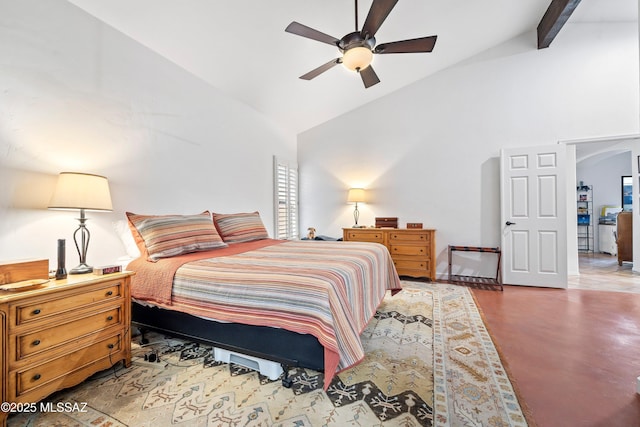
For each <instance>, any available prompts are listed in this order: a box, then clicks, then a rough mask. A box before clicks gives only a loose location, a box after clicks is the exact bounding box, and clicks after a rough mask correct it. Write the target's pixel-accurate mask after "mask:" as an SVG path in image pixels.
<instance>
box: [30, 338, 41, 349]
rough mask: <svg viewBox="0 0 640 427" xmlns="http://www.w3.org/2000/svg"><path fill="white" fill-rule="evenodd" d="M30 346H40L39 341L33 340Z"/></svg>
mask: <svg viewBox="0 0 640 427" xmlns="http://www.w3.org/2000/svg"><path fill="white" fill-rule="evenodd" d="M31 345H32V346H34V347H35V346H37V345H40V340H34V341H33V342H32V343H31Z"/></svg>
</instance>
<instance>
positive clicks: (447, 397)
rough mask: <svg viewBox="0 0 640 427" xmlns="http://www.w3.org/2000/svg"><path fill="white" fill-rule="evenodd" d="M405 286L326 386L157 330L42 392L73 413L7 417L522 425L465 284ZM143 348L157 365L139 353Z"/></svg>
mask: <svg viewBox="0 0 640 427" xmlns="http://www.w3.org/2000/svg"><path fill="white" fill-rule="evenodd" d="M403 287H404V289H403V291H402V292H400V293H398V294H397V295H395V296H393V297H392V296H391V295H390V294H388V295H387V296H386V297H385V299H384V302H383V303H382V304H381V306H380V307H379V309H378V312H377V313H376V316H375V318H374V319H372V320H371V322H370V323H369V325H368V326H367V328H366V329H365V330H364V332H363V333H362V341H363V344H364V346H365V350H366V357H365V359H364V360H363V361H362V362H361V363H360V364H358V365H356V366H354V367H352V368H349V369H347V370H345V371H343V372H341V373H340V374H339V375H338V376H337V377H336V378H335V379H334V381H333V382H332V383H331V384H330V386H329V388H328V390H327V391H326V392H324V391H323V390H322V384H323V376H322V374H321V373H318V372H315V371H309V370H304V369H294V370H291V371H290V376H291V377H292V379H293V385H292V387H291V388H289V389H288V388H284V387H283V386H282V384H281V381H279V380H277V381H271V380H269V379H268V378H267V377H265V376H262V375H260V374H259V373H258V372H256V371H253V370H250V369H247V368H245V367H242V366H239V365H236V364H233V363H230V364H225V363H221V362H216V361H215V360H214V359H213V357H212V352H211V349H210V348H209V347H206V346H204V345H198V344H196V343H191V342H185V341H182V340H178V339H173V338H165V337H162V336H160V335H155V336H149V337H150V338H151V341H152V342H151V344H150V345H149V346H146V347H145V348H142V347H140V346H139V345H136V344H134V348H133V354H134V359H133V364H132V366H131V368H129V369H120V370H116V371H115V372H114V370H108V371H104V372H102V373H100V374H98V375H96V376H94V377H92V378H91V379H89V380H87V381H85V382H84V383H82V384H81V385H79V386H77V387H74V388H71V389H68V390H65V391H62V392H59V393H56V394H55V395H52V396H51V397H50V398H49V399H48V401H50V402H53V403H55V404H57V403H58V402H62V403H65V404H67V407H72V408H76V409H78V408H80V410H77V411H75V412H47V413H36V414H15V415H12V416H11V417H10V418H9V426H103V427H119V426H130V427H134V426H135V427H137V426H155V427H159V426H168V425H184V426H252V427H258V426H282V427H284V426H287V427H288V426H291V427H294V426H295V427H306V426H340V427H342V426H365V427H369V426H403V427H412V426H498V427H500V426H513V427H521V426H526V425H527V423H526V420H525V417H524V416H523V413H522V410H521V408H520V405H519V403H518V400H517V398H516V395H515V393H514V391H513V388H512V385H511V382H510V381H509V379H508V377H507V374H506V372H505V370H504V368H503V366H502V363H501V361H500V358H499V356H498V353H497V352H496V349H495V347H494V345H493V342H492V341H491V338H490V336H489V334H488V333H487V330H486V329H485V326H484V324H483V322H482V319H481V317H480V315H479V312H478V309H477V308H476V306H475V303H474V301H473V297H472V296H471V293H470V292H469V290H468V289H467V288H465V287H460V286H455V285H447V284H440V283H421V282H408V281H403ZM152 353H153V354H155V355H157V357H158V358H159V360H160V362H156V363H149V362H144V361H143V360H142V356H143V355H145V354H146V355H149V354H152ZM73 403H78V405H76V406H74V405H72V404H73ZM85 403H86V406H84V404H85ZM83 406H84V407H83ZM54 407H55V405H54Z"/></svg>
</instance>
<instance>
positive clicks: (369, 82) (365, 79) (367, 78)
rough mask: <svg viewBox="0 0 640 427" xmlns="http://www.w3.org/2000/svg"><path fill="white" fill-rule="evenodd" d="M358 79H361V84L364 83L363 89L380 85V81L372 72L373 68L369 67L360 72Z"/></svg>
mask: <svg viewBox="0 0 640 427" xmlns="http://www.w3.org/2000/svg"><path fill="white" fill-rule="evenodd" d="M359 73H360V77H362V83H364V87H365V88H369V87H371V86H373V85H375V84H378V83H380V79H379V78H378V75H377V74H376V72H375V71H373V67H372V66H371V65H369V66H368V67H367V68H365V69H364V70H360V71H359Z"/></svg>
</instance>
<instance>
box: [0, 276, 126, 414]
mask: <svg viewBox="0 0 640 427" xmlns="http://www.w3.org/2000/svg"><path fill="white" fill-rule="evenodd" d="M132 274H133V273H130V272H123V273H114V274H108V275H102V276H98V275H93V274H84V275H69V278H68V279H67V280H58V281H55V280H52V281H50V282H49V283H47V284H46V285H43V286H42V287H41V288H37V289H32V290H28V291H21V292H7V291H0V327H1V338H2V345H1V348H2V351H1V352H0V366H1V367H2V393H1V394H2V401H3V402H13V403H32V402H38V401H39V400H42V399H43V398H45V397H46V396H48V395H49V394H51V393H53V392H54V391H57V390H60V389H63V388H67V387H71V386H73V385H76V384H79V383H80V382H82V381H84V380H85V379H86V378H87V377H89V376H91V375H92V374H94V373H96V372H98V371H101V370H104V369H107V368H109V367H111V366H112V365H114V364H115V363H116V362H118V361H120V360H122V361H124V364H125V366H129V365H130V363H131V331H130V323H131V296H130V288H129V286H130V280H131V275H132ZM7 415H8V414H6V413H0V426H4V425H5V423H6V418H7Z"/></svg>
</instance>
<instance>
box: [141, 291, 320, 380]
mask: <svg viewBox="0 0 640 427" xmlns="http://www.w3.org/2000/svg"><path fill="white" fill-rule="evenodd" d="M131 319H132V323H133V324H134V325H135V326H137V327H138V328H140V331H141V332H142V333H143V334H144V331H145V330H154V331H158V332H162V333H166V334H167V335H171V336H176V337H181V338H186V339H190V340H194V341H197V342H202V343H206V344H210V345H212V346H214V347H219V348H222V349H224V350H228V351H233V352H237V353H240V354H245V355H248V356H253V357H258V358H260V359H265V360H270V361H273V362H277V363H280V365H281V366H282V369H283V371H284V378H283V380H282V384H283V385H284V386H285V387H290V386H291V380H290V379H289V377H288V371H289V368H292V367H301V368H309V369H313V370H315V371H324V347H322V345H320V342H319V341H318V339H317V338H316V337H314V336H313V335H309V334H299V333H297V332H291V331H288V330H286V329H279V328H270V327H267V326H251V325H244V324H240V323H222V322H216V321H212V320H207V319H203V318H201V317H197V316H192V315H190V314H187V313H182V312H180V311H173V310H165V309H162V308H158V307H154V306H146V305H141V304H138V303H136V302H133V303H132V304H131ZM143 337H144V335H143Z"/></svg>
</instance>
